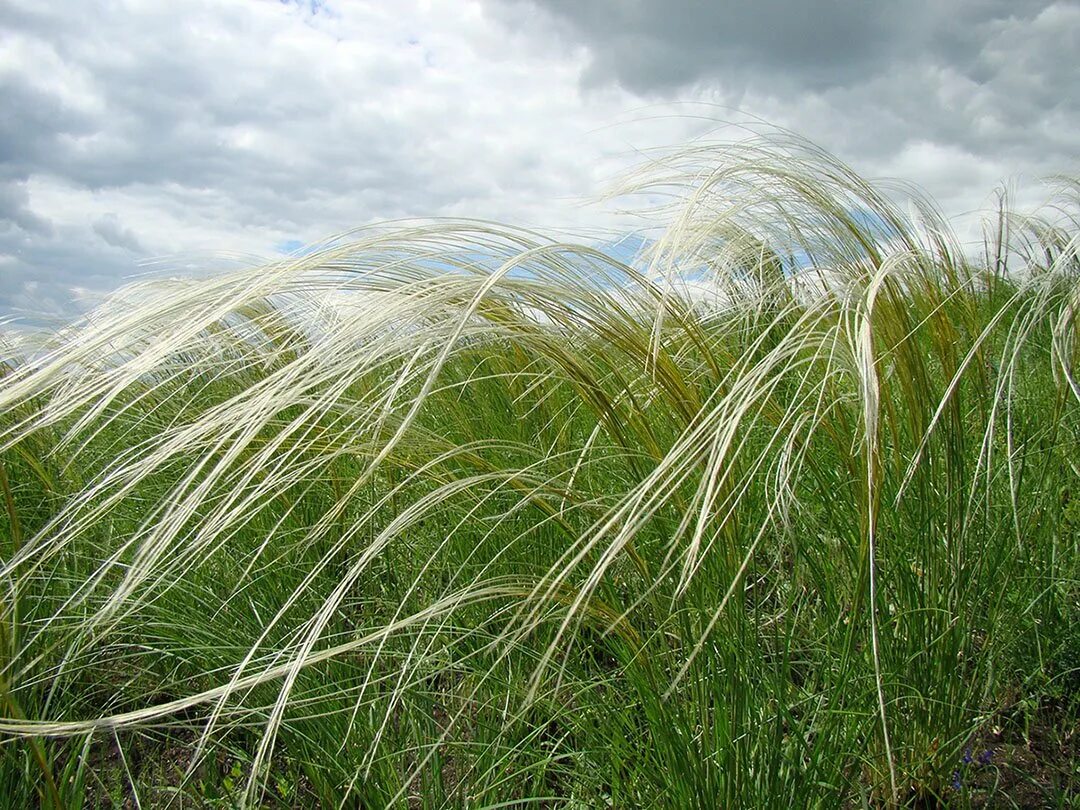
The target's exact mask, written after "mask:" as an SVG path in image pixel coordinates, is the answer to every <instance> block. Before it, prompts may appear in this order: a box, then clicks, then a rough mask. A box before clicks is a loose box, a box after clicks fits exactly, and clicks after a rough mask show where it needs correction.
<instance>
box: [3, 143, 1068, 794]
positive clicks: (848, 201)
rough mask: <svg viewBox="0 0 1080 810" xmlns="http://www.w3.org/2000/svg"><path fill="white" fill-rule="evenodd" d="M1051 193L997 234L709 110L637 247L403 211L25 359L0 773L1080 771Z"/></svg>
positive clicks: (648, 179) (606, 784) (237, 780)
mask: <svg viewBox="0 0 1080 810" xmlns="http://www.w3.org/2000/svg"><path fill="white" fill-rule="evenodd" d="M1059 186H1060V188H1059V189H1058V191H1057V192H1056V193H1057V196H1055V197H1054V198H1053V199H1054V203H1053V204H1051V205H1049V206H1047V207H1046V208H1045V209H1043V210H1042V211H1040V212H1035V213H1033V214H1021V213H1018V212H1014V211H1011V210H1010V208H1009V206H1008V205H1007V204H1006V201H1005V198H1004V197H1002V205H1001V206H1000V208H999V209H997V210H992V211H990V213H989V214H988V216H987V225H986V231H985V234H986V235H985V240H984V244H982V245H981V246H978V247H977V248H973V247H972V246H971V245H962V244H959V242H958V240H957V239H956V237H954V236H953V235H951V232H950V228H949V225H948V223H947V222H946V221H945V220H944V218H943V217H942V216H941V215H940V214H939V213H938V212H937V211H936V209H935V208H934V206H933V205H932V204H931V203H930V202H928V201H927V200H925V199H924V198H922V197H920V196H919V195H918V194H917V193H915V192H913V191H910V190H909V191H905V190H904V189H892V190H890V191H889V193H888V194H886V193H885V192H884V191H883V190H882V189H881V187H877V186H874V185H872V184H870V183H868V182H866V181H864V180H862V179H860V178H859V177H858V176H856V175H855V174H854V173H852V172H851V171H850V170H849V169H848V168H846V167H845V166H843V165H842V164H840V163H839V162H838V161H836V160H835V159H833V158H831V157H830V156H828V155H826V154H823V153H822V152H820V151H818V150H816V149H814V148H813V147H811V146H809V145H807V144H805V143H802V142H799V141H797V140H795V139H793V138H782V137H779V136H776V137H771V138H769V139H766V140H757V141H748V142H745V143H742V144H739V145H736V146H731V145H717V144H694V145H691V146H687V147H684V148H682V149H678V150H671V151H667V152H664V153H661V154H654V155H651V156H650V162H649V163H648V165H646V166H644V167H643V168H642V169H641V171H640V172H639V173H637V174H635V175H634V176H633V177H632V178H630V179H629V180H628V181H627V183H626V186H625V188H623V189H622V191H625V192H628V193H636V194H647V195H651V197H650V198H649V199H652V200H655V201H657V202H659V203H661V204H660V205H658V206H657V207H656V208H655V209H653V210H651V211H650V212H649V216H650V218H651V219H650V220H649V221H650V223H651V224H653V225H656V226H658V227H661V228H662V230H659V231H657V232H655V234H656V238H655V239H653V240H650V241H649V242H648V243H647V244H646V245H645V249H644V250H643V251H642V253H641V255H639V256H636V257H635V258H634V259H633V260H632V261H628V262H624V261H621V260H619V259H617V258H614V257H613V256H612V255H610V251H609V252H605V251H604V250H600V249H597V248H595V247H589V246H586V245H584V244H571V243H568V242H565V241H557V240H554V239H551V238H549V237H546V236H544V235H543V234H541V233H537V232H532V231H528V230H523V229H519V228H511V227H503V226H500V225H497V224H493V223H489V222H480V221H432V222H406V223H397V224H388V225H385V226H379V227H369V228H364V229H360V230H358V231H355V232H352V233H349V234H346V235H344V236H341V237H339V238H337V239H335V240H333V241H331V242H328V243H326V244H324V245H321V246H319V247H318V248H317V249H315V250H312V251H310V252H307V253H305V254H304V255H296V256H291V257H287V258H282V259H279V260H276V261H274V262H272V263H269V264H265V265H262V266H258V267H251V268H244V269H239V270H229V271H228V272H222V273H219V274H216V275H213V276H210V277H206V278H200V279H186V280H177V279H172V280H164V279H162V280H156V281H147V282H142V283H140V284H139V285H137V286H135V287H133V288H128V289H125V290H124V291H122V292H121V293H119V294H117V295H116V296H115V297H114V298H113V299H111V300H110V301H108V302H106V303H105V304H103V305H102V306H101V307H99V308H98V309H96V310H94V311H93V312H91V313H90V314H89V315H88V316H86V318H85V319H84V320H82V321H81V322H79V323H77V324H75V325H73V326H70V327H67V328H64V329H60V330H57V331H56V332H55V333H53V334H52V335H50V336H48V337H47V338H45V339H43V341H42V342H40V343H38V344H31V345H29V346H22V347H17V348H16V347H12V348H11V350H10V351H8V352H7V354H6V355H5V365H4V367H3V368H4V371H3V377H2V386H0V450H2V452H0V497H2V499H3V506H2V508H0V514H2V515H3V517H2V518H0V555H2V556H0V560H2V568H0V570H2V602H0V605H2V607H0V661H2V670H0V671H2V674H3V679H2V683H0V702H2V709H0V795H2V796H4V797H5V800H6V802H7V805H6V806H9V807H29V806H34V805H38V804H40V806H42V807H50V808H59V807H68V808H74V807H81V806H102V807H109V806H125V807H127V806H141V807H144V808H145V807H164V806H171V807H178V808H179V807H234V806H240V805H243V806H265V807H310V806H326V807H338V806H340V807H365V808H383V807H392V806H395V807H396V806H400V807H424V808H436V807H492V808H494V807H517V806H522V807H527V806H537V807H539V806H544V807H571V808H585V807H589V808H591V807H606V806H611V807H619V808H635V807H680V808H681V807H710V808H711V807H747V808H749V807H771V806H785V807H786V806H792V805H791V804H790V803H791V802H792V801H795V803H796V804H797V805H798V806H806V807H811V806H813V807H823V808H836V807H845V806H846V807H863V806H870V807H881V806H919V807H932V806H950V807H967V806H984V805H987V804H989V805H990V806H1002V807H1010V806H1062V807H1067V806H1075V802H1077V801H1078V799H1077V796H1078V791H1080V774H1078V773H1077V765H1076V762H1077V748H1078V745H1080V742H1078V735H1080V728H1078V722H1077V709H1078V706H1080V469H1078V466H1077V465H1078V464H1080V456H1078V453H1077V448H1078V447H1080V443H1078V439H1080V401H1078V399H1080V378H1078V374H1077V369H1076V363H1077V361H1078V358H1080V343H1078V340H1077V338H1078V329H1077V313H1078V306H1080V257H1078V250H1077V248H1078V236H1080V205H1078V203H1080V186H1078V185H1076V184H1070V183H1068V182H1065V181H1062V182H1061V183H1060V184H1059ZM900 196H903V197H904V199H903V201H902V202H898V200H899V199H900ZM793 797H795V798H794V799H793ZM1070 802H1072V803H1073V804H1070Z"/></svg>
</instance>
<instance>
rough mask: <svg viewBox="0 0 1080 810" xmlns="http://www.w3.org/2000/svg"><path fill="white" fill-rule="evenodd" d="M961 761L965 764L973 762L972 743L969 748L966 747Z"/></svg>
mask: <svg viewBox="0 0 1080 810" xmlns="http://www.w3.org/2000/svg"><path fill="white" fill-rule="evenodd" d="M960 761H961V762H963V763H964V764H965V765H970V764H971V746H970V745H969V746H968V747H967V748H965V749H964V758H963V759H962V760H960Z"/></svg>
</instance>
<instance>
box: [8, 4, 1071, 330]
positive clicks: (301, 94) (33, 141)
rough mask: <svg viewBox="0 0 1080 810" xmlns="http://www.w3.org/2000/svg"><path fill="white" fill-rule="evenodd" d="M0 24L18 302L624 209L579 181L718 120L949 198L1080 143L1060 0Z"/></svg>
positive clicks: (385, 8) (460, 9)
mask: <svg viewBox="0 0 1080 810" xmlns="http://www.w3.org/2000/svg"><path fill="white" fill-rule="evenodd" d="M946 12H948V14H946ZM0 30H2V31H3V32H4V33H3V36H4V47H3V48H2V49H0V104H2V108H3V110H4V115H3V116H0V317H2V316H3V315H4V314H5V313H10V312H14V311H43V312H48V313H52V314H56V315H57V316H62V315H64V314H65V313H66V314H71V313H73V312H75V311H77V310H78V309H80V308H82V307H84V306H86V304H87V302H88V301H90V300H92V299H93V298H94V296H96V295H100V294H103V293H105V292H107V291H108V290H110V289H112V288H114V287H116V286H117V285H118V284H120V283H121V282H122V281H123V280H124V279H126V278H129V277H131V276H133V275H138V274H140V273H145V272H147V266H146V265H145V261H146V260H147V259H148V258H152V257H160V256H174V257H175V256H177V255H179V256H182V257H186V258H184V259H182V260H179V259H175V258H174V259H171V260H170V262H171V263H173V264H176V263H177V262H179V261H183V262H187V263H189V264H199V263H202V264H203V265H205V264H207V263H208V262H209V260H205V259H198V260H196V259H194V258H191V257H205V256H206V255H208V253H213V252H215V251H227V252H229V253H230V254H242V255H243V256H248V257H251V259H250V260H252V261H254V260H256V258H257V257H258V256H271V257H272V256H275V255H279V253H280V251H281V250H282V249H283V248H282V246H284V245H293V244H297V243H299V244H301V245H308V244H312V243H315V242H318V241H319V240H321V239H323V238H325V237H327V236H330V235H332V234H334V233H337V232H341V231H344V230H346V229H349V228H353V227H356V226H360V225H364V224H368V223H371V222H374V221H378V220H388V219H395V218H406V217H426V216H475V217H489V218H494V219H499V220H502V221H510V222H515V223H521V224H537V225H541V226H552V227H582V228H583V227H599V226H604V227H613V226H618V227H623V226H622V225H620V224H619V223H621V222H623V220H620V219H618V218H617V217H616V216H615V215H614V214H613V213H612V211H611V210H610V209H602V208H597V207H586V206H582V205H579V204H578V203H579V202H581V201H582V200H583V199H585V198H587V197H588V196H590V195H594V194H597V193H598V192H600V191H602V190H603V188H604V184H605V183H606V182H607V181H608V180H609V179H610V178H611V177H612V176H613V175H615V174H616V173H617V172H619V171H621V170H623V169H624V168H626V167H627V166H628V165H631V164H634V163H637V162H638V161H640V159H641V152H640V150H641V149H643V148H646V147H649V146H653V145H658V144H674V143H679V142H682V141H685V140H686V139H687V138H689V137H693V136H696V135H699V134H701V133H703V132H706V131H708V130H710V129H712V128H713V127H715V126H716V124H717V122H718V121H719V120H722V119H725V118H732V117H738V118H740V119H741V120H748V119H749V118H752V117H753V116H760V117H763V118H765V119H767V120H770V121H773V122H775V123H777V124H780V125H783V126H787V127H790V128H792V129H794V130H796V131H797V132H801V133H804V134H806V135H808V136H810V137H812V138H814V139H815V140H817V141H818V142H819V143H821V144H822V145H823V146H824V147H826V148H827V149H830V150H832V151H834V152H837V153H838V154H839V155H840V156H841V157H843V158H845V159H847V160H849V161H851V162H852V163H853V164H854V165H855V168H857V169H858V170H860V171H862V172H864V173H867V174H870V175H890V174H892V175H900V176H902V177H904V178H906V179H910V180H914V181H915V182H918V183H921V184H923V185H926V186H927V187H929V189H930V191H931V192H933V193H935V194H937V195H940V197H941V198H942V201H943V203H944V204H945V205H946V207H947V209H948V210H950V211H953V212H956V211H963V210H967V209H968V208H972V207H975V206H977V205H978V204H980V202H981V201H982V200H983V198H984V197H985V195H986V194H987V193H988V192H989V191H990V190H991V188H992V187H993V185H994V184H995V183H996V182H998V181H999V180H1000V179H1002V178H1004V177H1006V176H1008V175H1010V174H1013V173H1015V172H1024V173H1027V174H1039V173H1044V172H1045V173H1048V172H1054V171H1061V170H1069V169H1070V168H1072V165H1071V164H1070V161H1072V160H1074V159H1075V156H1076V155H1077V154H1080V148H1078V147H1080V140H1078V139H1080V136H1078V135H1077V133H1080V113H1078V111H1077V110H1078V107H1080V103H1078V95H1077V94H1078V92H1080V90H1078V89H1077V87H1076V86H1075V83H1074V82H1073V81H1072V76H1071V73H1070V71H1069V70H1067V69H1064V66H1065V65H1068V64H1069V60H1070V59H1071V58H1072V57H1071V55H1072V54H1073V53H1075V52H1077V51H1078V50H1080V42H1077V37H1078V31H1080V10H1078V9H1077V8H1076V6H1075V5H1073V4H1071V3H1065V2H1058V3H1045V2H1027V1H1026V0H1018V1H1017V2H1013V3H1008V4H1006V3H1004V2H1002V1H1001V0H957V2H955V3H949V4H942V3H933V2H931V0H904V2H900V3H880V4H862V3H860V4H856V3H855V2H854V0H831V1H830V2H825V1H824V0H822V2H816V3H802V2H796V0H790V2H781V1H780V0H766V2H764V4H727V3H725V4H707V3H694V2H675V3H674V4H673V3H661V2H658V0H634V1H633V2H615V0H593V2H589V3H572V2H570V0H535V2H533V1H532V0H528V1H527V0H484V1H483V2H480V1H479V0H472V1H471V2H470V1H465V2H461V3H453V4H449V3H448V4H441V3H429V2H426V0H400V2H395V3H393V4H390V3H382V2H375V1H374V0H370V1H364V0H337V2H335V1H334V0H318V1H317V2H312V0H303V2H301V1H300V0H291V1H290V2H280V1H279V0H189V2H185V3H183V4H177V3H169V2H165V1H164V0H86V2H84V3H82V4H80V13H79V14H78V15H76V14H72V13H70V9H66V8H64V7H63V4H51V3H41V2H37V1H36V0H8V2H6V3H3V4H0ZM681 101H693V102H703V103H704V104H706V105H713V106H702V107H690V108H686V107H680V106H673V105H672V104H671V103H672V102H681ZM645 103H649V104H653V105H656V106H653V107H649V108H647V109H644V110H643V109H642V105H643V104H645ZM732 108H738V109H739V110H741V111H742V114H740V115H736V114H735V113H733V112H732ZM683 110H689V111H690V112H691V113H694V115H691V116H686V117H677V116H673V115H672V113H678V112H680V111H683ZM619 121H622V122H629V123H623V124H621V125H620V126H618V127H611V126H610V125H612V124H613V123H616V122H619ZM631 229H632V226H626V227H625V229H624V232H629V231H630V230H631ZM155 266H156V265H155Z"/></svg>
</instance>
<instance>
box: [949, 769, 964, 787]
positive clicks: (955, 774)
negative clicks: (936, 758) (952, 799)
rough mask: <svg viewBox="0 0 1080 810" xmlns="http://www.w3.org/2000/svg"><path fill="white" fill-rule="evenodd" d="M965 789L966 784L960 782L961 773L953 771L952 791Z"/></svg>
mask: <svg viewBox="0 0 1080 810" xmlns="http://www.w3.org/2000/svg"><path fill="white" fill-rule="evenodd" d="M963 787H964V783H963V782H961V781H960V771H953V773H952V789H953V790H961V789H962V788H963Z"/></svg>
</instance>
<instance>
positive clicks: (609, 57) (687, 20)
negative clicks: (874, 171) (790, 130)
mask: <svg viewBox="0 0 1080 810" xmlns="http://www.w3.org/2000/svg"><path fill="white" fill-rule="evenodd" d="M496 2H497V3H501V4H503V5H504V6H507V7H508V9H512V7H514V6H517V7H518V9H519V10H520V9H521V8H522V7H527V6H528V5H529V4H530V3H533V4H534V5H535V6H536V7H539V8H541V9H544V10H546V11H547V12H549V13H550V14H551V15H552V16H553V17H554V18H555V19H556V20H558V21H560V22H562V23H564V28H565V30H567V31H569V32H571V33H572V34H573V35H576V36H577V37H579V38H580V39H581V40H582V41H583V42H584V43H585V44H587V45H588V47H589V48H590V51H591V54H592V64H591V67H590V69H589V71H588V72H587V74H586V76H585V78H586V81H591V82H600V81H606V80H614V81H618V82H620V83H622V84H623V85H625V86H626V87H628V88H629V89H631V90H634V91H636V92H639V93H659V94H668V93H670V92H671V91H673V90H676V89H679V88H680V87H683V86H685V85H687V84H691V83H693V82H698V81H713V80H719V81H721V82H726V83H728V84H731V85H736V86H743V85H748V84H749V85H754V86H758V87H764V88H768V89H770V90H771V89H776V88H777V87H780V88H782V89H788V90H798V89H807V88H809V89H812V90H824V89H827V88H831V87H838V86H847V85H850V84H851V83H853V82H859V81H863V80H865V79H866V78H868V77H872V76H875V75H881V74H885V73H887V72H888V71H889V70H890V69H891V68H892V67H893V66H894V65H896V64H898V63H899V64H903V63H906V62H909V61H911V60H912V59H916V58H921V57H924V56H927V55H934V56H938V57H940V58H941V59H943V60H947V61H948V62H949V63H950V64H952V65H954V66H956V67H957V68H958V69H959V70H960V71H961V72H964V73H968V74H970V75H971V76H972V77H973V79H975V80H978V77H979V76H980V74H981V73H983V72H984V70H985V68H984V67H982V66H980V64H979V58H978V57H979V53H980V50H981V48H982V47H983V44H984V42H985V37H986V36H987V34H988V33H989V32H990V31H992V29H993V27H994V26H995V25H997V24H1000V23H1002V22H1004V21H1008V20H1016V19H1019V20H1030V19H1033V18H1035V17H1036V16H1038V14H1039V13H1040V12H1041V11H1042V10H1044V9H1045V8H1046V7H1047V6H1049V5H1051V3H1050V2H1044V1H1043V0H1008V1H1007V2H1005V1H1003V0H949V2H941V0H896V1H895V2H893V1H892V0H890V2H876V3H875V2H867V0H816V1H815V0H810V1H807V0H757V2H753V3H737V2H701V0H631V2H627V1H626V0H591V2H584V3H583V2H579V0H496ZM508 16H509V19H510V20H513V19H514V15H513V14H512V13H511V14H510V15H508ZM517 19H518V20H519V21H520V20H521V17H520V16H519V17H518V18H517Z"/></svg>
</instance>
